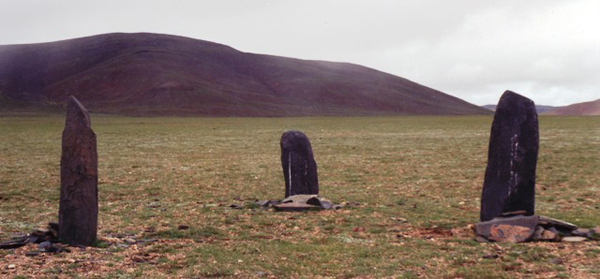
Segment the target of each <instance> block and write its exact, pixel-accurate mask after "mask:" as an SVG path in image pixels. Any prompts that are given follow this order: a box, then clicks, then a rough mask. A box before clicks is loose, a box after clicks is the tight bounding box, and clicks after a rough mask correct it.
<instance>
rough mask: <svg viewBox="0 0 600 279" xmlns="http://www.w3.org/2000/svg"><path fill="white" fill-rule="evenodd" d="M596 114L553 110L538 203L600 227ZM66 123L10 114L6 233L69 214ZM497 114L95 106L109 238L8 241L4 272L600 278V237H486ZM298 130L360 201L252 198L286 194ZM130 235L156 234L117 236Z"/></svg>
mask: <svg viewBox="0 0 600 279" xmlns="http://www.w3.org/2000/svg"><path fill="white" fill-rule="evenodd" d="M598 120H600V118H598V117H541V118H540V128H541V132H540V139H541V142H540V155H539V162H538V181H537V182H538V187H537V212H538V213H539V214H542V215H547V216H552V217H556V218H560V219H564V220H567V221H570V222H573V223H575V224H578V225H580V226H583V227H592V226H597V225H600V215H599V214H597V213H598V212H599V211H598V209H599V205H600V194H599V189H600V183H599V179H600V178H599V176H598V173H600V169H599V168H600V164H599V163H600V162H599V159H598V158H599V156H598V155H599V151H600V121H598ZM63 121H64V120H63V118H62V117H58V116H54V117H3V118H0V239H2V240H4V239H7V238H9V237H10V236H11V235H12V234H13V233H24V232H28V231H30V230H32V229H35V228H38V227H44V226H45V224H46V223H47V222H49V221H56V219H57V213H58V196H59V185H60V177H59V173H60V171H59V170H60V166H59V161H60V136H61V131H62V126H63ZM490 125H491V117H390V118H385V117H372V118H369V117H365V118H285V119H281V118H257V119H253V118H123V117H112V116H101V115H94V116H92V126H93V129H94V130H95V131H96V134H97V135H98V157H99V161H100V164H99V167H100V169H99V173H100V178H99V196H100V216H99V220H100V231H99V235H100V237H101V240H102V241H103V242H104V243H102V244H100V245H99V246H100V247H93V248H88V249H86V250H80V249H73V251H72V252H71V253H66V254H60V255H47V254H43V255H40V256H36V257H26V256H25V255H24V254H25V253H26V252H27V251H30V250H34V249H35V248H36V247H35V246H26V247H24V248H20V249H17V250H15V251H6V250H5V251H0V276H6V277H11V276H17V275H18V276H26V277H27V276H31V277H40V276H42V277H44V276H47V277H52V276H59V277H73V276H85V277H126V278H127V277H228V276H231V277H260V276H267V277H314V276H317V275H320V276H331V277H384V276H393V277H417V276H424V277H449V278H453V277H523V276H533V277H556V276H558V277H562V276H571V277H581V278H586V277H597V276H600V268H598V266H600V245H599V244H598V242H585V243H578V244H564V243H535V244H533V243H532V244H519V245H511V244H500V245H497V244H480V243H477V242H475V241H473V240H472V235H471V232H470V231H469V229H467V225H468V224H469V223H473V222H476V221H477V220H478V216H479V197H480V194H481V185H482V181H483V175H484V171H485V163H486V160H487V144H488V136H489V128H490ZM289 129H298V130H301V131H303V132H305V133H306V134H307V135H308V136H309V138H310V140H311V143H312V146H313V151H314V153H315V159H316V161H317V164H318V168H319V174H320V176H319V180H320V188H321V192H320V194H321V195H322V196H324V197H326V198H328V199H331V200H332V201H334V202H342V201H348V202H351V203H354V204H355V205H354V206H351V207H347V208H345V209H343V210H338V211H327V212H306V213H279V212H270V211H265V210H262V209H256V208H253V207H252V206H251V205H252V204H253V202H254V200H256V199H280V198H283V194H284V186H283V177H282V174H281V166H280V163H279V152H280V151H279V137H280V135H281V134H282V133H283V132H284V131H286V130H289ZM232 203H235V204H240V205H246V209H242V210H239V209H232V208H230V207H228V205H230V204H232ZM404 220H406V221H404ZM179 225H187V226H189V227H190V228H189V229H187V230H178V226H179ZM126 238H134V239H144V238H153V239H158V241H157V242H153V243H150V244H148V245H133V246H130V247H117V246H116V245H114V244H111V243H114V242H122V241H123V240H124V239H126ZM109 244H110V245H109ZM106 246H108V247H106ZM486 255H497V256H498V257H497V258H492V259H487V258H483V256H486ZM556 259H560V261H558V260H556ZM9 264H15V268H14V269H8V268H7V266H8V265H9Z"/></svg>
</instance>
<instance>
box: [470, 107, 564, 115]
mask: <svg viewBox="0 0 600 279" xmlns="http://www.w3.org/2000/svg"><path fill="white" fill-rule="evenodd" d="M496 106H497V105H484V106H481V107H482V108H484V109H489V110H491V111H496ZM556 108H559V107H553V106H542V105H535V110H536V112H537V113H538V114H542V113H545V112H547V111H550V110H553V109H556Z"/></svg>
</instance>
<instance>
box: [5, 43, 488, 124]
mask: <svg viewBox="0 0 600 279" xmlns="http://www.w3.org/2000/svg"><path fill="white" fill-rule="evenodd" d="M69 95H74V96H76V97H77V98H78V99H79V100H80V101H81V102H82V103H83V104H85V106H86V107H87V108H88V109H89V110H90V111H92V112H101V113H114V114H126V115H204V116H266V117H271V116H312V115H410V114H418V115H425V114H431V115H461V114H491V113H490V112H489V111H487V110H485V109H482V108H480V107H478V106H475V105H472V104H470V103H467V102H465V101H463V100H461V99H458V98H456V97H453V96H450V95H447V94H444V93H442V92H440V91H437V90H434V89H431V88H428V87H425V86H423V85H420V84H417V83H414V82H412V81H409V80H407V79H404V78H401V77H397V76H393V75H390V74H387V73H383V72H380V71H377V70H374V69H370V68H366V67H363V66H359V65H353V64H348V63H334V62H324V61H308V60H300V59H293V58H284V57H277V56H270V55H260V54H252V53H244V52H240V51H237V50H235V49H233V48H231V47H228V46H225V45H221V44H217V43H212V42H207V41H202V40H196V39H190V38H185V37H178V36H171V35H160V34H149V33H135V34H125V33H115V34H105V35H98V36H91V37H85V38H78V39H72V40H65V41H58V42H51V43H40V44H27V45H6V46H0V110H2V109H11V108H24V109H29V110H35V109H47V108H60V107H62V106H64V104H65V102H66V98H67V97H68V96H69Z"/></svg>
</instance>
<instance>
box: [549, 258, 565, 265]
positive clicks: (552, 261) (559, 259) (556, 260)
mask: <svg viewBox="0 0 600 279" xmlns="http://www.w3.org/2000/svg"><path fill="white" fill-rule="evenodd" d="M550 263H551V264H563V263H564V262H563V260H562V259H561V258H553V259H551V260H550Z"/></svg>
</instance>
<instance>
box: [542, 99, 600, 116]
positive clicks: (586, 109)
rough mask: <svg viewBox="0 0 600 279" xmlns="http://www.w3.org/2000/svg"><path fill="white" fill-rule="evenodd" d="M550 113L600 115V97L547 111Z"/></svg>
mask: <svg viewBox="0 0 600 279" xmlns="http://www.w3.org/2000/svg"><path fill="white" fill-rule="evenodd" d="M546 114H548V115H600V99H598V100H595V101H591V102H585V103H577V104H572V105H569V106H566V107H559V108H556V109H553V110H550V111H547V112H546Z"/></svg>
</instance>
